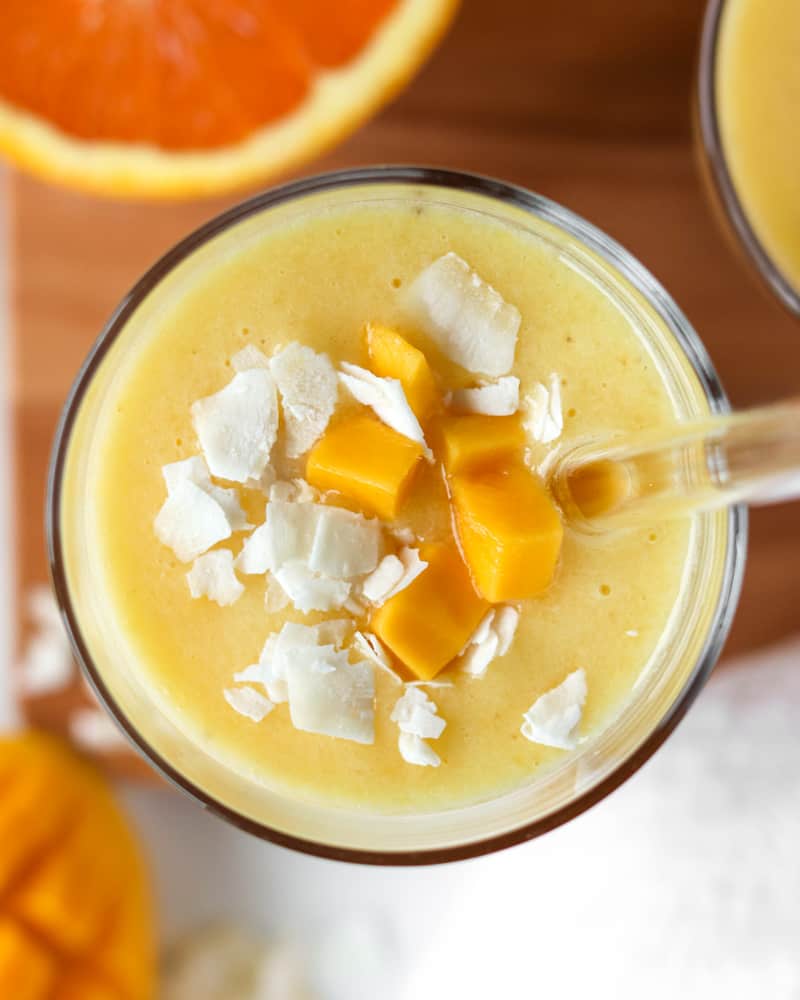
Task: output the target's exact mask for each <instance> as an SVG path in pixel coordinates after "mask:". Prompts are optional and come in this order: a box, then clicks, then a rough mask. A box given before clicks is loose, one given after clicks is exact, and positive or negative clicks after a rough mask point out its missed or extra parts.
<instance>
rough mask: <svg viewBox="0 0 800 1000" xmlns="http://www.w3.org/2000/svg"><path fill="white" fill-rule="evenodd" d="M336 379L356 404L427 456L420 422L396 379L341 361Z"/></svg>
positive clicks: (427, 452)
mask: <svg viewBox="0 0 800 1000" xmlns="http://www.w3.org/2000/svg"><path fill="white" fill-rule="evenodd" d="M339 379H340V381H341V382H342V384H343V385H344V386H345V388H346V389H347V390H348V391H349V392H350V394H351V395H352V396H353V397H354V398H355V399H357V400H358V402H359V403H363V404H364V406H369V407H370V408H371V409H372V410H373V412H374V413H375V415H376V416H377V417H379V418H380V419H381V420H382V421H383V422H384V423H385V424H386V425H387V426H389V427H391V428H392V429H393V430H396V431H397V433H398V434H402V435H403V436H404V437H407V438H410V440H412V441H416V442H418V443H419V444H421V445H422V447H423V448H424V449H425V452H426V454H427V455H430V449H429V448H428V446H427V444H426V443H425V435H424V434H423V432H422V427H420V423H419V420H417V418H416V416H415V415H414V411H413V410H412V409H411V407H410V406H409V403H408V400H407V399H406V394H405V391H404V390H403V386H402V385H401V384H400V382H399V381H398V380H397V379H396V378H380V377H379V376H378V375H374V374H373V373H372V372H371V371H367V369H366V368H359V366H358V365H351V364H349V363H348V362H347V361H343V362H342V371H341V372H339Z"/></svg>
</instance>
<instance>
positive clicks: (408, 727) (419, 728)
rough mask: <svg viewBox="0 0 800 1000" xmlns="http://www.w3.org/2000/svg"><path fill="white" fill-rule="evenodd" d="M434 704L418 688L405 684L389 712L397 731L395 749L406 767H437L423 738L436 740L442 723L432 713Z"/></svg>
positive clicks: (433, 753)
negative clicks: (403, 689) (398, 730)
mask: <svg viewBox="0 0 800 1000" xmlns="http://www.w3.org/2000/svg"><path fill="white" fill-rule="evenodd" d="M436 713H437V708H436V704H435V702H434V701H432V700H431V698H429V697H428V695H427V694H426V693H425V692H424V691H423V690H422V689H421V688H420V687H419V686H416V685H414V684H407V685H406V687H405V691H404V693H403V695H402V697H400V698H399V699H398V700H397V702H395V706H394V708H393V709H392V714H391V720H392V722H396V723H397V726H398V728H399V729H400V735H399V737H398V747H399V749H400V754H401V756H402V757H403V760H405V761H406V762H407V763H409V764H417V765H419V766H421V767H425V766H430V767H438V766H439V764H440V763H441V761H440V759H439V756H438V755H437V754H436V753H435V752H434V751H433V750H432V749H431V748H430V747H429V746H428V744H427V743H424V742H423V740H424V739H438V738H439V737H440V736H441V735H442V732H443V731H444V728H445V726H446V722H445V720H444V719H441V718H439V716H438V715H437V714H436Z"/></svg>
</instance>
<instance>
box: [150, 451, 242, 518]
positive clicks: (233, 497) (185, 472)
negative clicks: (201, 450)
mask: <svg viewBox="0 0 800 1000" xmlns="http://www.w3.org/2000/svg"><path fill="white" fill-rule="evenodd" d="M161 474H162V475H163V477H164V482H165V483H166V485H167V493H168V494H169V493H172V492H173V490H175V488H176V487H177V486H178V484H179V483H183V482H186V481H187V480H188V481H189V482H190V483H194V484H195V486H198V487H199V488H200V489H201V490H202V491H203V492H204V493H207V494H208V495H209V496H210V497H211V498H212V499H214V500H216V501H217V503H218V504H219V505H220V507H222V509H223V511H224V512H225V516H226V517H227V519H228V523H229V524H230V527H231V531H245V530H246V529H247V528H251V527H252V525H251V524H248V523H247V515H246V514H245V512H244V511H243V510H242V506H241V504H240V503H239V494H238V493H237V492H236V490H235V489H224V488H223V487H222V486H215V485H214V483H212V481H211V474H210V473H209V471H208V466H207V465H206V462H205V459H204V458H203V457H202V455H192V456H191V458H185V459H183V460H182V461H180V462H170V463H169V464H168V465H163V466H162V467H161Z"/></svg>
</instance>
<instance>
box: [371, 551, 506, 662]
mask: <svg viewBox="0 0 800 1000" xmlns="http://www.w3.org/2000/svg"><path fill="white" fill-rule="evenodd" d="M420 558H421V559H422V560H423V561H424V562H426V563H427V564H428V565H427V567H426V568H425V569H424V570H423V571H422V572H421V573H420V575H419V576H418V577H417V578H416V580H413V581H412V582H411V583H410V584H409V585H408V586H407V587H406V588H405V589H404V590H401V591H400V593H399V594H395V596H394V597H390V598H389V600H388V601H386V603H385V604H383V605H382V606H381V607H379V608H378V610H377V611H376V612H375V613H374V614H373V616H372V621H371V622H370V627H371V628H372V631H373V632H374V633H375V635H377V636H378V638H379V639H380V640H381V642H383V643H384V645H386V646H387V647H388V648H389V649H390V650H391V651H392V652H393V653H394V655H395V656H396V657H397V658H398V660H400V661H401V663H403V665H404V666H406V667H407V668H408V669H409V670H410V671H411V672H412V673H413V674H415V675H416V676H417V677H419V678H420V679H421V680H426V681H429V680H432V679H433V678H434V677H435V676H436V675H437V674H438V673H439V671H440V670H442V669H443V668H444V667H446V666H447V664H448V663H449V662H450V661H451V660H452V659H454V658H455V657H456V656H458V654H459V653H460V652H461V650H462V649H463V648H464V646H465V645H466V644H467V640H468V639H469V637H470V636H471V635H472V633H473V632H474V631H475V629H476V628H477V627H478V623H479V622H480V620H481V618H483V616H484V615H485V614H486V612H487V610H488V608H489V605H488V604H487V603H486V601H484V600H483V598H482V597H481V596H480V595H479V594H478V593H476V591H475V588H474V587H473V585H472V581H471V580H470V577H469V572H468V571H467V567H466V566H465V565H464V562H463V560H462V558H461V555H460V554H459V551H458V548H457V547H456V546H455V544H454V543H453V542H452V541H448V542H431V543H429V544H427V545H423V546H422V547H421V548H420Z"/></svg>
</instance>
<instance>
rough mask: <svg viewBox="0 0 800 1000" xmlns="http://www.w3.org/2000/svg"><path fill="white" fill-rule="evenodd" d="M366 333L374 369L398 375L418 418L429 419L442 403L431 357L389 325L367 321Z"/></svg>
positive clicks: (385, 376) (381, 374)
mask: <svg viewBox="0 0 800 1000" xmlns="http://www.w3.org/2000/svg"><path fill="white" fill-rule="evenodd" d="M366 333H367V351H368V352H369V361H370V366H371V367H372V370H373V371H374V372H375V374H376V375H380V376H381V378H396V379H397V380H398V381H399V382H400V384H401V385H402V387H403V391H404V392H405V394H406V399H407V400H408V405H409V406H410V407H411V409H412V410H413V411H414V414H415V416H416V417H417V419H418V420H420V421H423V420H426V419H427V418H428V417H429V416H430V415H431V413H433V411H434V410H435V409H436V407H437V405H438V403H439V392H438V390H437V388H436V380H435V379H434V377H433V372H432V371H431V366H430V365H429V364H428V359H427V358H426V357H425V355H424V354H423V353H422V351H420V350H418V348H416V347H414V346H413V345H412V344H409V342H408V341H407V340H406V339H405V338H403V337H401V336H400V334H399V333H395V331H394V330H391V329H389V327H388V326H380V325H379V324H378V323H367V327H366Z"/></svg>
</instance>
